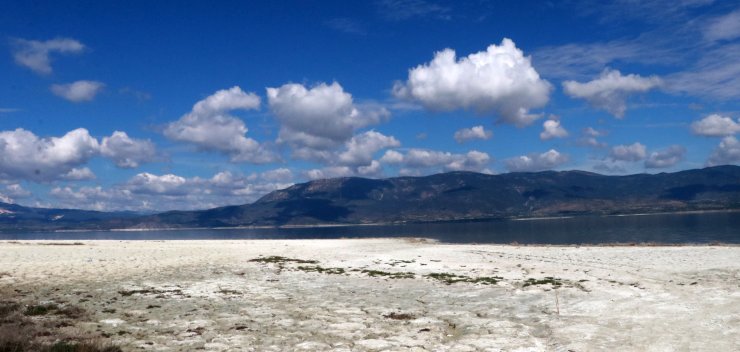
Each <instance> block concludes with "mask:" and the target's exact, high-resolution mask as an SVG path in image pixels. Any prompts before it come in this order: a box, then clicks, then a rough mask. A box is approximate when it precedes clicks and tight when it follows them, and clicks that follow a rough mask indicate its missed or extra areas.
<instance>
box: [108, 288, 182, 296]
mask: <svg viewBox="0 0 740 352" xmlns="http://www.w3.org/2000/svg"><path fill="white" fill-rule="evenodd" d="M165 293H169V294H173V295H180V296H181V295H182V294H183V293H182V290H180V289H174V290H158V289H154V288H144V289H140V290H121V291H118V294H120V295H121V296H126V297H128V296H131V295H137V294H138V295H164V294H165Z"/></svg>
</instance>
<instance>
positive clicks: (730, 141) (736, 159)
mask: <svg viewBox="0 0 740 352" xmlns="http://www.w3.org/2000/svg"><path fill="white" fill-rule="evenodd" d="M737 163H740V142H738V140H737V138H735V137H734V136H729V137H725V138H723V139H722V141H721V142H720V143H719V145H718V146H717V148H716V149H715V150H714V151H713V152H712V155H710V156H709V160H707V166H716V165H726V164H737Z"/></svg>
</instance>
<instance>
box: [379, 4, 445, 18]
mask: <svg viewBox="0 0 740 352" xmlns="http://www.w3.org/2000/svg"><path fill="white" fill-rule="evenodd" d="M377 4H378V11H379V12H380V15H381V16H382V17H383V18H385V19H387V20H391V21H403V20H408V19H411V18H415V17H416V18H432V19H438V20H450V19H451V18H452V15H451V12H452V9H451V8H450V7H447V6H443V5H440V4H438V3H434V2H431V1H425V0H381V1H378V3H377Z"/></svg>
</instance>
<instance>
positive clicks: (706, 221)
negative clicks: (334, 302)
mask: <svg viewBox="0 0 740 352" xmlns="http://www.w3.org/2000/svg"><path fill="white" fill-rule="evenodd" d="M368 237H426V238H432V239H437V240H440V241H442V242H449V243H512V242H518V243H522V244H596V243H612V242H637V243H640V242H659V243H711V242H724V243H740V212H719V213H705V214H659V215H633V216H587V217H574V218H559V219H540V220H496V221H485V222H452V223H431V224H429V223H428V224H407V225H388V226H385V225H384V226H339V227H319V228H274V229H197V230H165V231H163V230H152V231H136V232H128V231H127V232H123V231H91V232H25V233H0V239H5V240H29V239H45V240H92V239H111V240H176V239H177V240H202V239H321V238H368Z"/></svg>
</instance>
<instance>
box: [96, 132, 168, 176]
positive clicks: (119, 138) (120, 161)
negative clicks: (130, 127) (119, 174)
mask: <svg viewBox="0 0 740 352" xmlns="http://www.w3.org/2000/svg"><path fill="white" fill-rule="evenodd" d="M100 153H101V154H102V155H103V156H105V157H107V158H110V159H111V160H113V162H115V163H116V165H117V166H118V167H122V168H134V167H138V166H139V165H140V164H142V163H145V162H150V161H154V159H155V158H156V156H157V150H156V148H155V147H154V143H152V141H150V140H143V139H133V138H130V137H129V136H128V134H126V132H121V131H115V132H113V134H112V135H111V136H110V137H105V138H103V141H102V143H100Z"/></svg>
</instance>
